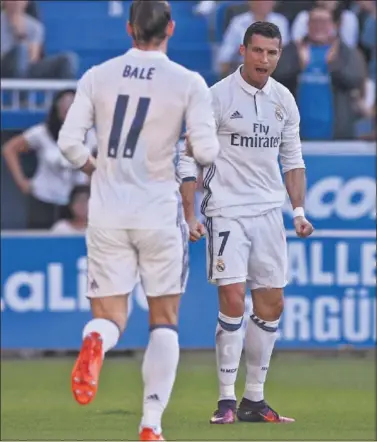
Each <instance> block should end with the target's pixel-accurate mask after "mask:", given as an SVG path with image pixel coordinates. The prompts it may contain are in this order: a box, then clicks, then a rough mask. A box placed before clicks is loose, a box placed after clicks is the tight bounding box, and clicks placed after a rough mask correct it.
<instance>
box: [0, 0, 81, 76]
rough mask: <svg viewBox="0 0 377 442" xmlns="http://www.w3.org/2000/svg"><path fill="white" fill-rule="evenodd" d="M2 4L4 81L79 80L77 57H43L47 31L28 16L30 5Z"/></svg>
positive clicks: (23, 2)
mask: <svg viewBox="0 0 377 442" xmlns="http://www.w3.org/2000/svg"><path fill="white" fill-rule="evenodd" d="M2 4H3V10H2V11H1V78H34V79H35V78H43V79H48V78H50V79H73V78H76V75H77V69H78V58H77V55H76V54H74V53H71V52H67V53H62V54H57V55H50V56H46V57H42V50H43V40H44V27H43V25H42V23H41V22H40V21H38V20H36V19H35V18H33V17H31V16H30V15H28V14H27V13H26V8H27V6H28V1H27V0H17V1H14V0H3V2H2Z"/></svg>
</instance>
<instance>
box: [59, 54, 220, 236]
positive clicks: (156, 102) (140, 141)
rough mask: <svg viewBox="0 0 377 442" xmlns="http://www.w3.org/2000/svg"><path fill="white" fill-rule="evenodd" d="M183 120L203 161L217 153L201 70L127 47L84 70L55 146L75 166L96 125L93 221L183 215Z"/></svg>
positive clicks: (116, 223) (107, 224) (147, 221)
mask: <svg viewBox="0 0 377 442" xmlns="http://www.w3.org/2000/svg"><path fill="white" fill-rule="evenodd" d="M184 122H185V124H186V129H187V133H189V134H190V139H191V140H192V143H193V154H194V157H195V159H196V161H198V163H200V164H203V165H209V164H211V163H212V162H213V161H214V159H215V157H216V156H217V154H218V151H219V143H218V140H217V137H216V124H215V119H214V115H213V109H212V104H211V93H210V91H209V88H208V87H207V85H206V83H205V81H204V79H203V78H202V77H201V76H200V75H199V74H197V73H194V72H192V71H189V70H187V69H186V68H184V67H182V66H180V65H178V64H176V63H174V62H172V61H171V60H169V58H168V57H167V56H166V55H165V54H164V53H162V52H159V51H142V50H139V49H136V48H133V49H130V50H129V51H128V52H126V53H125V54H123V55H122V56H120V57H117V58H113V59H111V60H109V61H107V62H105V63H103V64H101V65H98V66H95V67H93V68H92V69H90V70H89V71H87V72H86V73H85V74H84V76H83V78H82V79H81V80H80V81H79V83H78V88H77V92H76V96H75V100H74V102H73V104H72V106H71V108H70V110H69V112H68V115H67V118H66V120H65V123H64V125H63V127H62V130H61V132H60V135H59V141H58V144H59V146H60V148H61V150H62V152H63V154H64V155H65V156H66V158H67V159H68V160H69V161H71V163H73V164H74V165H75V166H76V167H78V168H80V167H82V166H83V165H84V164H85V163H86V161H87V160H88V157H89V152H88V151H87V149H86V148H85V147H84V145H83V141H84V139H85V134H86V132H87V131H88V129H90V128H91V127H92V126H94V127H95V129H96V134H97V140H98V156H97V159H96V170H95V172H94V173H93V176H92V180H91V197H90V201H89V225H90V226H94V227H100V228H126V229H159V228H166V227H169V226H172V225H176V224H177V219H178V218H179V216H180V209H179V206H180V195H179V184H178V182H177V180H176V166H177V160H178V158H177V156H178V152H177V147H176V146H177V141H178V139H179V136H180V134H181V132H182V128H183V124H184Z"/></svg>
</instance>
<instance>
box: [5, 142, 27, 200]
mask: <svg viewBox="0 0 377 442" xmlns="http://www.w3.org/2000/svg"><path fill="white" fill-rule="evenodd" d="M27 150H28V144H27V141H26V139H25V137H23V136H22V135H17V136H15V137H13V138H11V139H10V140H9V141H8V142H7V143H5V144H4V146H3V151H2V154H3V157H4V160H5V162H6V164H7V166H8V169H9V171H10V173H11V175H12V177H13V179H14V181H15V183H16V185H17V186H18V187H19V188H20V189H21V191H22V192H23V193H28V192H29V189H30V184H29V180H28V178H27V177H26V176H25V174H24V172H23V170H22V167H21V162H20V154H21V153H23V152H27Z"/></svg>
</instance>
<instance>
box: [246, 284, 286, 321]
mask: <svg viewBox="0 0 377 442" xmlns="http://www.w3.org/2000/svg"><path fill="white" fill-rule="evenodd" d="M283 310H284V297H283V290H282V289H270V290H266V291H265V292H264V293H260V296H253V311H254V313H255V314H256V315H257V316H258V317H259V318H260V319H263V320H265V321H276V320H277V319H279V318H280V317H281V315H282V314H283Z"/></svg>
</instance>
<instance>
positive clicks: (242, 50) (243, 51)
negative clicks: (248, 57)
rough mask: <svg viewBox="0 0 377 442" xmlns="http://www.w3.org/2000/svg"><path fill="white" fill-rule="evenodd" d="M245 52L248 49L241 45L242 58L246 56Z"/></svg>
mask: <svg viewBox="0 0 377 442" xmlns="http://www.w3.org/2000/svg"><path fill="white" fill-rule="evenodd" d="M245 51H246V47H245V46H244V45H240V54H241V55H242V57H244V56H245Z"/></svg>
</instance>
